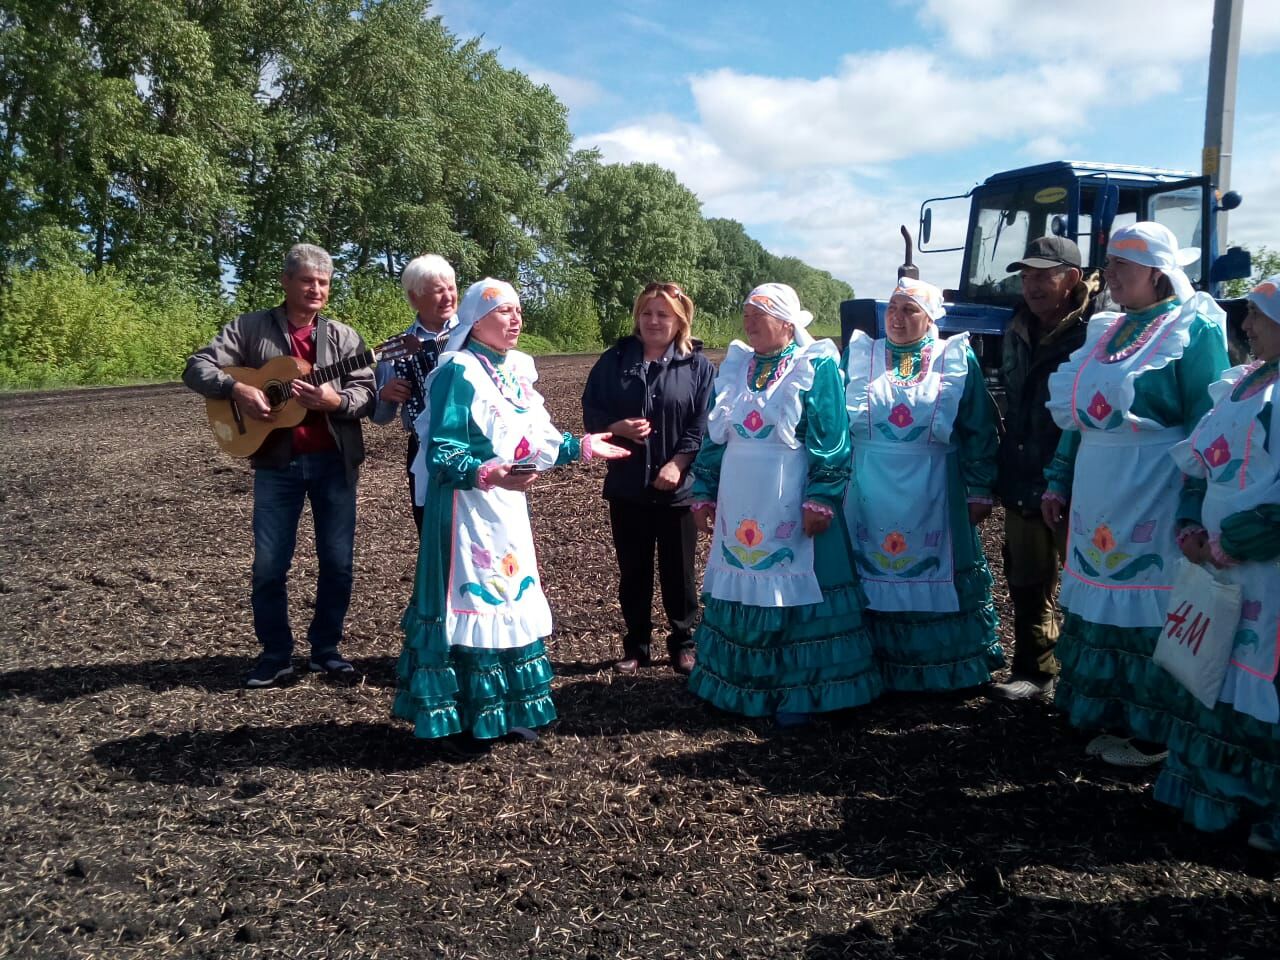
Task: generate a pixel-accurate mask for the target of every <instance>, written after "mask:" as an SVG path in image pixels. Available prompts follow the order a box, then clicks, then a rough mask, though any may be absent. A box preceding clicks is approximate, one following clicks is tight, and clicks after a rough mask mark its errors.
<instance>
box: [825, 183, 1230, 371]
mask: <svg viewBox="0 0 1280 960" xmlns="http://www.w3.org/2000/svg"><path fill="white" fill-rule="evenodd" d="M963 199H969V200H970V203H969V227H968V232H967V233H966V234H965V242H964V245H963V246H951V247H941V246H930V239H931V236H932V233H933V227H934V206H935V205H940V204H944V203H947V202H949V201H951V202H954V201H957V200H963ZM1239 204H1240V195H1239V194H1237V193H1234V192H1230V193H1227V194H1224V195H1223V196H1221V197H1219V196H1218V194H1217V191H1216V190H1215V189H1214V186H1213V183H1212V179H1211V178H1210V177H1208V176H1195V175H1194V174H1190V173H1183V172H1179V171H1175V170H1161V169H1158V168H1155V167H1130V166H1121V165H1119V164H1110V163H1083V162H1077V161H1056V162H1053V163H1041V164H1037V165H1036V166H1033V167H1022V168H1021V169H1018V170H1010V171H1008V172H1006V173H997V174H994V175H993V176H990V177H988V178H987V179H986V180H985V181H984V182H983V183H981V184H979V185H978V186H976V187H974V188H973V189H972V190H970V191H969V192H968V193H965V194H960V195H957V196H954V197H935V198H933V199H930V200H926V201H924V203H922V204H921V205H920V224H919V235H918V236H919V250H920V251H921V252H922V253H934V252H951V251H959V250H963V251H964V262H963V267H962V268H961V274H960V285H959V287H958V288H957V289H948V290H946V291H945V297H946V301H947V315H946V316H945V317H944V318H943V319H942V320H940V321H939V322H938V327H939V328H940V329H941V330H942V332H943V333H944V335H945V334H947V333H958V332H960V331H962V330H968V331H969V332H970V334H971V335H972V341H973V348H974V351H975V352H976V353H977V354H978V357H979V359H980V360H981V361H982V365H983V368H984V369H985V370H987V372H988V374H989V375H990V374H992V373H994V371H996V370H998V369H999V366H1000V348H1001V343H1002V339H1003V336H1004V328H1005V324H1006V323H1007V322H1008V320H1009V318H1010V317H1011V316H1012V315H1013V308H1014V307H1015V306H1016V304H1017V303H1018V299H1019V297H1020V296H1021V294H1022V280H1021V277H1020V276H1019V275H1018V274H1017V273H1008V272H1007V270H1006V268H1007V267H1008V265H1009V264H1010V263H1013V262H1014V261H1016V260H1019V259H1021V257H1022V255H1023V253H1024V252H1025V250H1026V246H1027V243H1028V242H1030V241H1031V240H1034V239H1036V238H1037V237H1043V236H1048V235H1053V236H1059V237H1069V238H1071V239H1072V240H1074V241H1075V242H1076V243H1077V244H1079V246H1080V252H1081V254H1082V256H1083V257H1084V263H1085V268H1086V272H1088V271H1090V270H1100V269H1101V268H1102V265H1103V262H1104V261H1105V259H1106V250H1107V239H1108V237H1109V236H1110V235H1111V231H1112V230H1113V229H1114V228H1116V227H1121V226H1124V225H1125V224H1129V223H1136V222H1137V221H1139V220H1156V221H1159V222H1160V223H1163V224H1164V225H1165V226H1167V227H1168V228H1169V229H1170V230H1172V231H1173V233H1174V235H1175V236H1177V238H1178V243H1179V245H1180V246H1184V247H1198V248H1199V249H1200V259H1199V260H1198V261H1197V262H1195V263H1193V264H1191V265H1190V266H1188V267H1187V268H1186V271H1187V275H1188V276H1189V277H1190V278H1191V282H1192V283H1193V284H1195V286H1196V288H1197V289H1200V290H1208V291H1209V292H1211V293H1212V294H1213V295H1214V296H1215V297H1216V296H1220V288H1221V284H1222V282H1223V281H1225V280H1233V279H1236V278H1239V277H1247V276H1248V275H1249V270H1250V260H1249V253H1248V251H1246V250H1244V249H1242V248H1240V247H1233V248H1231V249H1229V250H1227V251H1225V252H1223V253H1221V254H1220V253H1219V251H1218V236H1217V221H1218V218H1217V214H1218V211H1220V210H1233V209H1235V208H1236V207H1237V206H1239ZM902 233H903V239H904V241H905V242H906V259H905V263H904V264H903V266H902V267H901V268H900V269H899V271H898V275H899V276H902V275H904V274H908V275H911V276H919V274H918V272H917V269H916V267H915V266H914V264H913V263H912V259H911V237H910V234H909V233H908V232H907V230H906V228H905V227H904V228H903V231H902ZM925 279H931V278H929V277H927V276H926V277H925ZM885 303H886V302H885V301H883V300H870V299H866V300H864V299H858V300H846V301H845V302H844V303H842V304H841V305H840V325H841V334H842V340H843V341H844V342H847V341H848V339H849V335H850V333H851V332H852V331H853V330H855V329H856V330H862V331H864V332H865V333H867V334H868V335H870V336H873V337H882V336H884V308H885ZM1224 306H1226V307H1227V308H1228V314H1229V316H1231V317H1232V320H1233V327H1234V329H1235V332H1236V335H1237V337H1238V336H1239V322H1240V320H1241V319H1242V318H1243V311H1242V310H1241V309H1240V304H1239V303H1232V302H1230V301H1225V302H1224Z"/></svg>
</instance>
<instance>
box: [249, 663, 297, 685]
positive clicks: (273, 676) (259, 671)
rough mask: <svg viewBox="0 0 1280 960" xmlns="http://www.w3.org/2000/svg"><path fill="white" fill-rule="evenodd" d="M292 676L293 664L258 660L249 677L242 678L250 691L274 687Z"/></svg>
mask: <svg viewBox="0 0 1280 960" xmlns="http://www.w3.org/2000/svg"><path fill="white" fill-rule="evenodd" d="M292 676H293V664H291V663H290V662H289V661H287V660H286V661H285V662H284V663H281V662H280V661H279V660H259V661H258V662H257V664H255V665H254V668H253V669H252V670H250V671H249V675H248V676H247V677H245V678H244V685H245V686H246V687H249V688H251V689H257V688H261V687H275V686H279V685H280V684H282V683H284V681H286V680H288V679H289V678H290V677H292Z"/></svg>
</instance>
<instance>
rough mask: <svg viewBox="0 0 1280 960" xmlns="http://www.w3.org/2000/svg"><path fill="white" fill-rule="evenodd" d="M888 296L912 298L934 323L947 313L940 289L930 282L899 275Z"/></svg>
mask: <svg viewBox="0 0 1280 960" xmlns="http://www.w3.org/2000/svg"><path fill="white" fill-rule="evenodd" d="M889 296H890V298H891V299H892V298H893V297H906V298H907V299H908V300H914V301H915V302H916V304H917V305H918V306H919V307H920V309H921V310H923V311H924V312H925V313H927V314H928V315H929V319H930V320H932V321H933V322H935V323H936V322H937V321H939V320H941V319H942V318H943V317H945V316H946V315H947V308H946V307H944V306H943V305H942V291H941V290H939V289H938V288H937V287H935V286H934V285H933V284H932V283H925V282H924V281H923V280H913V279H911V277H899V278H898V285H897V286H896V287H894V288H893V293H891V294H890V295H889Z"/></svg>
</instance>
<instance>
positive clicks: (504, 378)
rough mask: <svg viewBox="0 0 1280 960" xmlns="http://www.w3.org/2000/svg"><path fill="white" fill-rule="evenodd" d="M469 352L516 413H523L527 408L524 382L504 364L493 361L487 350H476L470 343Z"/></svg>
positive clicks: (527, 402) (527, 401)
mask: <svg viewBox="0 0 1280 960" xmlns="http://www.w3.org/2000/svg"><path fill="white" fill-rule="evenodd" d="M471 352H472V353H474V354H475V356H476V359H478V360H479V361H480V365H481V366H482V367H484V371H485V373H487V374H488V375H489V379H490V380H492V381H493V385H494V386H495V387H497V388H498V392H499V393H500V394H502V396H503V399H505V400H506V401H507V402H508V403H509V404H511V405H512V406H513V407H515V408H516V412H517V413H524V412H525V411H526V410H528V409H529V400H528V397H527V396H526V395H525V391H524V384H523V383H521V382H520V381H519V380H518V379H517V378H516V377H515V375H514V374H512V373H510V372H509V371H508V370H507V367H506V364H503V363H501V361H500V360H499V362H498V363H494V360H493V358H491V357H490V356H489V355H488V354H489V351H488V350H485V349H483V348H481V349H478V350H477V349H476V345H475V344H472V346H471Z"/></svg>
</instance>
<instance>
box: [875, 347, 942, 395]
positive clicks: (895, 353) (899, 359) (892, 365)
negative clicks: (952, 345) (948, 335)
mask: <svg viewBox="0 0 1280 960" xmlns="http://www.w3.org/2000/svg"><path fill="white" fill-rule="evenodd" d="M932 356H933V337H931V336H929V335H928V334H925V336H923V337H921V338H920V339H919V340H917V341H916V342H915V343H904V344H897V343H892V342H890V341H888V340H886V341H885V342H884V361H885V362H884V366H885V371H886V372H887V373H888V374H889V378H890V379H891V380H893V381H894V383H896V384H898V385H899V386H905V387H909V386H913V385H915V384H917V383H919V382H920V381H921V380H923V379H924V376H925V374H926V373H928V372H929V360H930V358H931V357H932Z"/></svg>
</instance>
